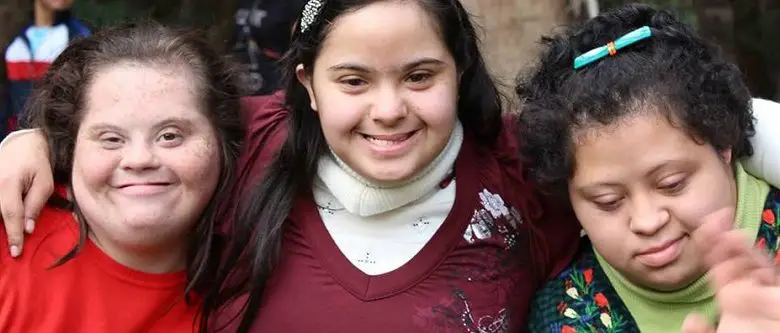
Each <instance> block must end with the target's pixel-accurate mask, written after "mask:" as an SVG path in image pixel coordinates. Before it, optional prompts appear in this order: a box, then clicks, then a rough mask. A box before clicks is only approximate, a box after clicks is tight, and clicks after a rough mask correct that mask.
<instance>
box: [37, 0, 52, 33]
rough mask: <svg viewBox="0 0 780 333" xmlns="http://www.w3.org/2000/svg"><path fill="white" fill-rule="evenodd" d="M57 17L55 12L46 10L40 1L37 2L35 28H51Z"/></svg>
mask: <svg viewBox="0 0 780 333" xmlns="http://www.w3.org/2000/svg"><path fill="white" fill-rule="evenodd" d="M56 15H57V13H56V12H55V11H54V10H51V9H49V8H46V6H44V5H43V4H42V3H41V2H40V1H35V26H38V27H50V26H52V25H54V18H55V16H56Z"/></svg>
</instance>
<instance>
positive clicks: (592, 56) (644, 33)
mask: <svg viewBox="0 0 780 333" xmlns="http://www.w3.org/2000/svg"><path fill="white" fill-rule="evenodd" d="M652 35H653V33H652V31H651V30H650V27H648V26H644V27H641V28H639V29H636V30H634V31H631V32H629V33H627V34H625V35H623V37H620V38H618V39H616V40H615V41H614V42H609V43H607V45H604V46H600V47H597V48H595V49H593V50H590V51H588V52H585V53H584V54H582V55H580V56H579V57H577V58H574V69H579V68H581V67H584V66H586V65H588V64H590V63H592V62H594V61H596V60H599V59H601V58H604V57H606V56H608V55H609V56H614V55H615V54H617V51H618V50H620V49H622V48H624V47H626V46H629V45H631V44H634V43H636V42H638V41H640V40H643V39H646V38H650V36H652Z"/></svg>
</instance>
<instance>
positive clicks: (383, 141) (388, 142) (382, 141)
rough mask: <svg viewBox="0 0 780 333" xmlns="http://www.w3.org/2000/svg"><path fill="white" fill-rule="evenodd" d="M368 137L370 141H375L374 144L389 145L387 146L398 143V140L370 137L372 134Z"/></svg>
mask: <svg viewBox="0 0 780 333" xmlns="http://www.w3.org/2000/svg"><path fill="white" fill-rule="evenodd" d="M366 139H368V141H371V143H373V144H375V145H377V146H385V147H387V146H392V145H394V144H396V143H398V141H390V140H380V139H377V138H374V137H370V136H367V137H366Z"/></svg>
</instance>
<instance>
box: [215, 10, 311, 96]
mask: <svg viewBox="0 0 780 333" xmlns="http://www.w3.org/2000/svg"><path fill="white" fill-rule="evenodd" d="M303 4H304V1H303V0H243V1H241V3H240V5H239V8H238V10H237V11H236V16H235V19H236V27H235V33H234V35H233V40H232V41H231V43H230V45H231V47H232V50H233V51H232V53H233V55H234V57H235V59H236V60H238V61H239V62H241V63H243V64H244V65H245V66H246V68H245V70H246V73H245V75H246V76H245V78H246V82H245V84H246V86H247V88H248V89H249V91H248V93H249V94H250V95H269V94H271V93H273V92H275V91H277V90H279V89H280V88H281V82H282V75H281V71H280V70H279V64H278V63H279V60H280V59H281V57H282V55H283V54H284V53H285V52H287V48H289V46H290V32H291V31H292V29H293V27H294V26H295V20H296V19H297V18H298V14H299V13H300V12H301V9H302V8H303Z"/></svg>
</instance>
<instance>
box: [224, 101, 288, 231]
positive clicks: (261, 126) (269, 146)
mask: <svg viewBox="0 0 780 333" xmlns="http://www.w3.org/2000/svg"><path fill="white" fill-rule="evenodd" d="M241 104H242V109H243V112H244V113H243V114H244V123H245V126H246V136H245V137H244V147H243V148H242V150H241V155H240V156H239V159H238V164H237V167H236V176H235V178H234V185H233V188H232V189H231V192H230V196H229V197H228V200H225V202H224V203H223V204H222V206H221V209H220V211H221V212H222V213H221V214H220V215H221V216H223V217H224V218H223V221H222V222H223V223H222V225H221V226H220V228H219V229H220V231H222V232H223V233H226V232H228V230H229V226H230V222H229V220H230V219H231V218H232V216H233V213H234V212H235V209H236V208H237V207H238V204H239V202H240V201H241V199H242V198H243V196H244V194H245V193H246V192H247V191H248V190H250V189H252V187H254V186H255V185H257V184H258V182H260V181H261V179H262V178H261V177H262V175H263V172H264V171H265V169H266V168H267V167H268V166H269V165H270V164H271V162H273V159H274V157H275V156H276V152H277V151H278V150H279V147H280V146H281V145H282V143H284V140H285V138H286V136H287V118H288V116H289V113H288V112H287V109H286V108H285V105H284V92H283V91H278V92H276V93H274V94H273V95H268V96H251V97H245V98H243V99H242V100H241Z"/></svg>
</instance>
